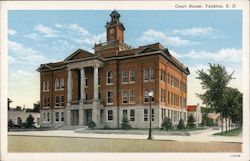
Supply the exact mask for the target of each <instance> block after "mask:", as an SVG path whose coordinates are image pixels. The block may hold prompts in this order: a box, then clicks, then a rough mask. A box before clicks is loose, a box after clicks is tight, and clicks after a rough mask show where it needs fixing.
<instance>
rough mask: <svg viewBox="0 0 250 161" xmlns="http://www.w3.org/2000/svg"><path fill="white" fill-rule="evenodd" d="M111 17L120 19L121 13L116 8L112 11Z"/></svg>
mask: <svg viewBox="0 0 250 161" xmlns="http://www.w3.org/2000/svg"><path fill="white" fill-rule="evenodd" d="M110 17H111V18H112V20H116V19H117V20H119V18H120V17H121V15H120V14H119V13H118V12H117V11H116V10H114V11H112V12H111V14H110Z"/></svg>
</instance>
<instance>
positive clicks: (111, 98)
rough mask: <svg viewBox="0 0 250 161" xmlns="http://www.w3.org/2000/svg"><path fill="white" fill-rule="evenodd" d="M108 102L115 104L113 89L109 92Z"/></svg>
mask: <svg viewBox="0 0 250 161" xmlns="http://www.w3.org/2000/svg"><path fill="white" fill-rule="evenodd" d="M107 104H113V91H108V92H107Z"/></svg>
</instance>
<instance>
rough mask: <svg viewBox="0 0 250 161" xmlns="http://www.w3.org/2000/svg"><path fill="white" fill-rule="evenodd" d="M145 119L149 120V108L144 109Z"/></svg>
mask: <svg viewBox="0 0 250 161" xmlns="http://www.w3.org/2000/svg"><path fill="white" fill-rule="evenodd" d="M144 121H148V109H144Z"/></svg>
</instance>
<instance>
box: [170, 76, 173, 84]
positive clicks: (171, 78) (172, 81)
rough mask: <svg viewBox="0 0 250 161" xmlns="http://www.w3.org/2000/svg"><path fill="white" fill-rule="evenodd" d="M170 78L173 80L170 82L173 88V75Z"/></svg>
mask: <svg viewBox="0 0 250 161" xmlns="http://www.w3.org/2000/svg"><path fill="white" fill-rule="evenodd" d="M170 77H171V80H170V81H171V86H173V76H172V75H171V76H170Z"/></svg>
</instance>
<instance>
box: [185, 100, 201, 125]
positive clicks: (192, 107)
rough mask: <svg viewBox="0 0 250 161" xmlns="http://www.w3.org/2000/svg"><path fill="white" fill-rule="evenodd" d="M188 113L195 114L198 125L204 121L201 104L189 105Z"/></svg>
mask: <svg viewBox="0 0 250 161" xmlns="http://www.w3.org/2000/svg"><path fill="white" fill-rule="evenodd" d="M187 115H188V116H190V115H193V117H194V120H195V124H196V126H198V125H199V124H201V123H202V113H201V108H200V106H199V104H197V105H188V106H187Z"/></svg>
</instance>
